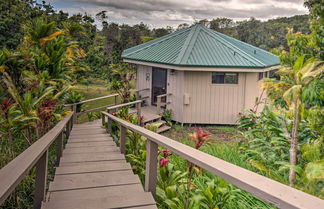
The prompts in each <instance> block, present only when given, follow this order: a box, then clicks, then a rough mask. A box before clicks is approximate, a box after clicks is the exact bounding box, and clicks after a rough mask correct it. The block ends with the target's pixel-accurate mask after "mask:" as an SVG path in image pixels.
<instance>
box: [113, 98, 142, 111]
mask: <svg viewBox="0 0 324 209" xmlns="http://www.w3.org/2000/svg"><path fill="white" fill-rule="evenodd" d="M141 102H142V100H136V101H133V102H128V103H123V104H118V105H113V106H111V107H108V108H107V110H108V111H109V110H115V109H119V108H122V107H126V106H130V105H134V104H139V103H141Z"/></svg>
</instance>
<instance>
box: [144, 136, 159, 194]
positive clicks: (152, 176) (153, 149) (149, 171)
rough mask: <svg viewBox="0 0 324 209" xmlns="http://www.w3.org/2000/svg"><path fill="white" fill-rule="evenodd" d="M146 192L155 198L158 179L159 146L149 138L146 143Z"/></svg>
mask: <svg viewBox="0 0 324 209" xmlns="http://www.w3.org/2000/svg"><path fill="white" fill-rule="evenodd" d="M146 150H147V153H146V171H145V191H146V192H151V193H152V194H153V196H155V192H156V179H157V157H158V145H157V144H156V143H155V142H153V141H151V140H150V139H149V138H148V139H147V141H146Z"/></svg>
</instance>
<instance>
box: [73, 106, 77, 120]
mask: <svg viewBox="0 0 324 209" xmlns="http://www.w3.org/2000/svg"><path fill="white" fill-rule="evenodd" d="M73 123H77V105H76V104H73Z"/></svg>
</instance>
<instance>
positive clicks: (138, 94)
mask: <svg viewBox="0 0 324 209" xmlns="http://www.w3.org/2000/svg"><path fill="white" fill-rule="evenodd" d="M149 90H150V88H145V89H139V90H135V95H136V99H147V98H149V97H148V96H145V98H144V97H143V98H140V92H142V91H149Z"/></svg>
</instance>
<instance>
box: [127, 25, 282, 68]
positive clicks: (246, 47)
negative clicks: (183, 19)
mask: <svg viewBox="0 0 324 209" xmlns="http://www.w3.org/2000/svg"><path fill="white" fill-rule="evenodd" d="M122 58H124V59H130V60H136V61H143V62H153V63H160V64H167V65H177V66H196V67H198V66H199V67H231V68H265V67H270V66H274V65H279V59H278V57H276V56H275V55H273V54H271V53H269V52H267V51H265V50H263V49H260V48H258V47H255V46H252V45H250V44H247V43H244V42H242V41H239V40H237V39H234V38H231V37H229V36H226V35H224V34H222V33H219V32H216V31H214V30H211V29H208V28H206V27H204V26H202V25H200V24H196V25H194V26H191V27H189V28H186V29H182V30H179V31H176V32H174V33H171V34H169V35H166V36H163V37H161V38H158V39H154V40H152V41H149V42H146V43H143V44H140V45H138V46H134V47H131V48H129V49H126V50H124V51H123V54H122Z"/></svg>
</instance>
